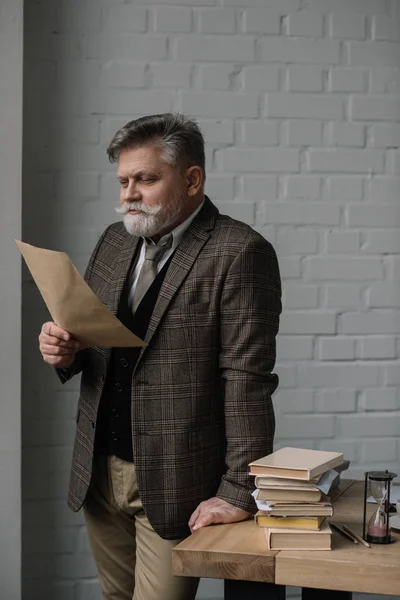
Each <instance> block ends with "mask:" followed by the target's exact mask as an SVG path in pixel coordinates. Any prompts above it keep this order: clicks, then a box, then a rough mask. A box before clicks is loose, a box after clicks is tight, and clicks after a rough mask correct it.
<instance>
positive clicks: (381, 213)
mask: <svg viewBox="0 0 400 600" xmlns="http://www.w3.org/2000/svg"><path fill="white" fill-rule="evenodd" d="M399 210H400V208H399V206H398V205H396V204H381V205H380V206H379V210H377V207H376V205H375V206H369V205H368V206H367V205H364V204H363V205H362V206H361V205H358V204H357V205H356V204H354V205H352V206H349V207H348V224H349V226H350V227H393V223H396V222H397V220H398V218H399Z"/></svg>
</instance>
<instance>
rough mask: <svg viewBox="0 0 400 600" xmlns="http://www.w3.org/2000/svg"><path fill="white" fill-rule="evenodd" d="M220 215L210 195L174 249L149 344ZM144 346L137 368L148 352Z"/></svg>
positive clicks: (152, 318)
mask: <svg viewBox="0 0 400 600" xmlns="http://www.w3.org/2000/svg"><path fill="white" fill-rule="evenodd" d="M217 215H218V209H217V208H216V207H215V206H214V204H213V203H212V202H211V200H210V199H209V198H208V197H207V196H206V197H205V200H204V205H203V208H202V209H201V211H200V212H199V214H198V215H197V217H196V218H195V219H194V220H193V221H192V223H191V224H190V227H189V229H188V230H187V232H186V234H185V236H184V238H183V240H182V241H181V243H180V244H179V246H178V247H177V249H176V250H175V252H174V255H173V257H172V260H171V264H170V266H169V268H168V271H167V273H166V275H165V278H164V281H163V284H162V286H161V289H160V292H159V295H158V299H157V302H156V305H155V307H154V311H153V314H152V316H151V319H150V322H149V326H148V329H147V333H146V336H145V338H144V341H145V342H146V344H149V343H150V341H151V339H152V337H153V335H154V333H155V332H156V330H157V328H158V326H159V324H160V321H161V319H162V317H163V315H164V313H165V311H166V310H167V308H168V306H169V304H170V302H171V300H172V299H173V298H174V296H175V294H176V293H177V292H178V290H179V288H180V286H181V285H182V283H183V281H184V279H185V278H186V277H187V275H188V274H189V272H190V270H191V268H192V266H193V264H194V262H195V260H196V258H197V256H198V255H199V253H200V251H201V249H202V248H203V246H204V244H205V243H206V242H207V240H208V239H209V237H210V233H209V232H210V231H211V230H212V229H213V228H214V226H215V220H216V218H217ZM145 350H146V348H142V350H141V352H140V355H139V359H138V361H137V363H136V367H135V370H136V368H137V366H138V364H139V362H140V360H141V358H142V356H143V354H144V352H145Z"/></svg>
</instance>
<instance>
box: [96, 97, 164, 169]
mask: <svg viewBox="0 0 400 600" xmlns="http://www.w3.org/2000/svg"><path fill="white" fill-rule="evenodd" d="M86 101H87V105H88V107H90V110H91V111H92V113H93V114H96V113H97V114H101V113H104V114H107V113H108V112H109V110H110V106H112V111H113V113H114V114H127V115H129V114H135V115H140V116H141V115H143V114H153V113H154V114H157V113H163V112H169V111H171V109H172V95H171V94H170V93H168V92H165V91H164V92H159V91H156V90H146V91H141V90H140V91H135V94H134V95H132V91H131V90H129V89H122V90H121V89H110V90H89V91H88V93H87V95H86ZM99 166H100V164H98V165H97V167H99Z"/></svg>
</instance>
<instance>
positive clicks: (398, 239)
mask: <svg viewBox="0 0 400 600" xmlns="http://www.w3.org/2000/svg"><path fill="white" fill-rule="evenodd" d="M361 250H362V252H363V253H364V254H400V236H399V230H398V229H385V230H381V231H380V230H376V231H367V232H366V233H365V243H364V245H363V246H362V248H361Z"/></svg>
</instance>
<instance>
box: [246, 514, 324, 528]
mask: <svg viewBox="0 0 400 600" xmlns="http://www.w3.org/2000/svg"><path fill="white" fill-rule="evenodd" d="M255 521H256V523H257V525H259V526H260V527H272V528H276V529H307V530H310V531H318V530H319V529H320V528H321V525H322V523H323V522H324V521H325V517H308V518H306V517H297V518H292V517H267V516H266V515H263V514H258V513H257V514H256V515H255Z"/></svg>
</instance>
